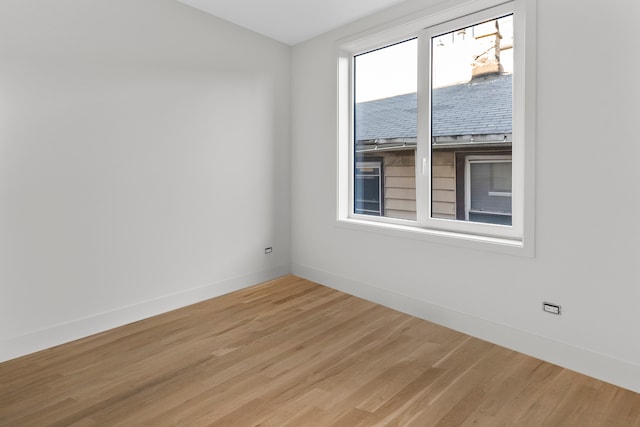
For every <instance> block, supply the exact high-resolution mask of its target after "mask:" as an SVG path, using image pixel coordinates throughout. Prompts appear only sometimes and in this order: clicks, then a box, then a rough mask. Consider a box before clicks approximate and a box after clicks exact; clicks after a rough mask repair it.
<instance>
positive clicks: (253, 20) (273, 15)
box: [178, 0, 404, 45]
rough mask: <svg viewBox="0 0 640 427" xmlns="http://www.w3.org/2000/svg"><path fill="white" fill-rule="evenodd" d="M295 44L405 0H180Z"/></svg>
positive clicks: (273, 37)
mask: <svg viewBox="0 0 640 427" xmlns="http://www.w3.org/2000/svg"><path fill="white" fill-rule="evenodd" d="M178 1H179V2H181V3H184V4H187V5H189V6H193V7H195V8H197V9H200V10H203V11H205V12H207V13H210V14H212V15H215V16H217V17H219V18H222V19H224V20H227V21H230V22H233V23H234V24H237V25H240V26H242V27H245V28H248V29H250V30H252V31H255V32H257V33H260V34H263V35H265V36H267V37H270V38H272V39H275V40H278V41H281V42H283V43H286V44H288V45H294V44H297V43H300V42H302V41H305V40H308V39H310V38H312V37H314V36H317V35H319V34H322V33H324V32H327V31H329V30H332V29H334V28H337V27H339V26H341V25H343V24H346V23H348V22H352V21H355V20H356V19H358V18H362V17H364V16H367V15H370V14H372V13H374V12H377V11H379V10H382V9H385V8H387V7H389V6H392V5H394V4H397V3H402V2H403V1H404V0H178Z"/></svg>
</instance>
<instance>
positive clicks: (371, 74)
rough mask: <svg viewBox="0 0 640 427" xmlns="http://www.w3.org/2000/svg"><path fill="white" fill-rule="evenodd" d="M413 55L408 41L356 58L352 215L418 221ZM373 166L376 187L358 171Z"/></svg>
mask: <svg viewBox="0 0 640 427" xmlns="http://www.w3.org/2000/svg"><path fill="white" fill-rule="evenodd" d="M417 49H418V44H417V40H416V39H412V40H408V41H405V42H402V43H398V44H394V45H391V46H387V47H384V48H382V49H378V50H374V51H372V52H368V53H364V54H362V55H358V56H356V57H355V58H354V90H355V101H356V104H355V111H354V124H355V126H354V131H355V144H354V145H355V147H354V149H355V153H354V162H355V165H354V166H355V168H354V169H355V176H354V180H353V182H354V212H355V213H364V214H370V215H381V216H387V217H393V218H405V219H414V220H415V219H416V207H415V204H416V202H415V200H416V176H415V150H416V142H417V103H416V91H417V81H418V78H417V58H418V50H417ZM373 160H375V161H377V162H379V163H380V172H379V174H378V175H379V176H378V178H377V179H378V180H379V181H376V180H374V179H369V178H368V177H366V175H367V174H368V172H367V171H366V169H364V168H361V167H358V166H359V165H362V164H367V163H370V162H372V161H373ZM378 184H379V187H380V188H379V192H378V193H376V194H377V195H378V197H379V198H380V199H379V200H377V202H374V200H376V199H375V197H374V190H373V188H374V187H375V186H376V185H378ZM376 203H377V204H376Z"/></svg>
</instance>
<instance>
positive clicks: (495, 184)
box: [464, 156, 512, 225]
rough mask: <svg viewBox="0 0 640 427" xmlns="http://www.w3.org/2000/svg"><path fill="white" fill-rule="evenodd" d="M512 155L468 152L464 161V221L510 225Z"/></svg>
mask: <svg viewBox="0 0 640 427" xmlns="http://www.w3.org/2000/svg"><path fill="white" fill-rule="evenodd" d="M511 176H512V173H511V158H510V157H509V156H504V157H503V158H492V157H491V156H470V157H468V158H467V160H466V164H465V194H466V197H465V217H464V219H465V220H466V221H474V222H484V223H490V224H503V225H511V223H512V220H511V216H512V208H511V188H512V187H511Z"/></svg>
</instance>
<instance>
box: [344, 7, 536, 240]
mask: <svg viewBox="0 0 640 427" xmlns="http://www.w3.org/2000/svg"><path fill="white" fill-rule="evenodd" d="M525 1H528V2H531V1H533V0H515V1H513V2H511V3H505V4H501V5H498V6H495V7H493V8H487V9H484V10H482V11H480V12H475V13H474V12H473V11H472V10H469V11H463V10H460V11H458V12H455V9H452V10H451V11H449V12H447V13H442V14H441V15H440V16H438V17H435V18H430V17H425V21H426V22H427V24H428V25H424V26H421V27H420V26H419V25H420V24H419V23H415V24H412V25H413V26H412V25H408V26H407V27H408V28H415V29H414V30H407V31H406V32H405V31H404V30H403V29H399V30H397V31H393V30H392V31H387V32H385V33H384V34H389V37H392V38H391V39H390V40H387V42H386V43H385V36H384V35H375V36H371V37H370V42H367V41H356V42H352V43H350V44H347V45H346V47H345V48H346V49H348V50H349V52H350V54H349V56H346V57H345V58H346V59H348V60H349V61H350V67H347V68H346V69H350V70H351V77H350V78H347V77H346V76H344V75H343V76H342V77H341V81H340V82H341V85H342V86H341V87H342V88H343V89H344V88H348V89H349V90H348V92H349V93H351V98H350V99H351V113H350V114H342V115H341V120H344V119H347V118H348V117H350V118H352V122H351V126H350V127H347V126H342V127H341V129H347V128H349V129H351V138H350V139H351V145H350V147H351V148H350V150H351V153H350V155H349V158H350V163H351V164H350V165H349V167H350V170H351V171H353V172H354V173H353V174H352V175H351V179H350V181H349V182H350V185H351V190H350V192H349V193H348V194H351V198H350V200H351V202H350V208H349V210H348V214H347V215H346V218H356V219H357V218H358V216H359V215H376V216H381V217H383V218H380V219H376V220H375V221H382V222H383V223H387V224H389V223H391V224H393V223H396V224H399V225H405V226H406V225H414V226H416V227H421V228H424V229H432V230H441V231H450V232H455V233H460V234H462V235H475V236H490V237H492V238H494V237H497V238H505V239H508V240H513V241H515V242H522V241H523V240H524V235H525V230H524V216H525V215H524V213H525V212H524V211H525V205H527V208H528V209H529V212H531V211H532V210H531V204H530V203H529V202H528V200H531V194H532V190H531V189H530V188H525V182H531V181H532V179H531V177H532V176H533V175H532V174H533V172H532V168H531V165H532V159H527V158H526V157H525V156H526V154H527V153H532V148H531V144H532V141H528V140H527V136H528V134H532V130H530V131H527V130H528V129H531V128H532V125H531V120H529V121H528V122H527V120H526V119H527V118H529V114H532V108H531V104H527V103H526V102H525V99H524V93H525V90H526V89H527V88H530V86H527V84H526V83H525V82H524V77H525V75H524V74H525V72H524V71H525V69H527V68H526V67H525V53H524V49H525V43H524V41H525V39H524V37H523V35H524V31H520V29H522V27H524V23H525V22H528V21H527V20H526V19H525V18H524V11H525V9H526V10H527V11H528V10H530V9H531V8H532V7H531V6H530V8H529V9H527V8H525V7H524V6H523V5H524V4H525ZM469 7H472V6H470V5H467V6H466V8H469ZM454 13H460V15H459V16H461V17H456V16H453V14H454ZM438 20H439V21H438ZM519 25H520V27H519ZM530 27H533V26H532V25H530ZM424 28H426V29H424ZM514 30H515V31H514ZM412 31H413V32H412ZM518 31H520V32H519V33H518ZM403 33H404V34H403ZM394 34H395V35H394ZM518 34H520V35H519V36H518V37H516V36H517V35H518ZM394 38H395V40H394ZM529 39H531V38H529ZM368 43H370V44H368ZM529 62H530V63H532V62H533V61H529ZM343 63H345V62H343ZM344 69H345V68H344V67H343V68H342V70H344ZM530 92H531V90H529V91H528V92H527V93H530ZM344 99H347V98H346V97H344V93H343V94H342V95H341V104H340V105H341V106H344V105H346V104H343V103H342V100H344ZM514 107H516V108H518V113H519V114H517V115H516V114H514ZM525 107H527V108H525ZM527 123H528V127H526V126H525V124H527ZM530 139H531V140H532V139H533V138H530ZM343 141H344V140H343ZM375 158H377V159H383V160H384V168H385V169H384V170H385V174H384V175H385V177H384V179H382V175H383V173H382V172H383V171H382V166H381V165H380V166H379V167H378V168H377V169H376V168H375V167H373V169H366V170H368V171H370V173H372V175H371V176H370V177H369V176H368V175H367V174H365V173H364V172H363V171H364V170H365V169H363V167H362V166H363V165H371V164H373V163H372V162H373V161H374V159H375ZM343 165H345V163H343ZM525 165H528V166H529V167H528V169H527V174H528V175H525ZM373 171H377V172H373ZM341 176H344V175H341ZM374 177H377V178H374ZM376 179H377V180H376ZM367 180H369V181H367ZM342 182H343V181H342ZM374 183H375V185H374ZM374 187H376V190H375V191H374V190H373V188H374ZM342 194H346V193H344V192H343V193H342ZM341 200H344V199H341ZM362 218H363V219H364V218H365V217H362ZM370 220H373V218H370ZM529 224H532V222H531V220H530V218H529Z"/></svg>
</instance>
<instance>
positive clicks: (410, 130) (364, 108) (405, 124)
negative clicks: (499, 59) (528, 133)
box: [355, 74, 512, 141]
mask: <svg viewBox="0 0 640 427" xmlns="http://www.w3.org/2000/svg"><path fill="white" fill-rule="evenodd" d="M511 82H512V78H511V74H507V75H501V76H495V77H489V78H486V79H482V80H478V81H472V82H469V83H463V84H458V85H453V86H446V87H441V88H438V89H435V90H434V91H433V136H455V135H490V134H500V133H511V123H512V120H511V109H512V96H511V93H512V83H511ZM416 99H417V98H416V94H415V93H410V94H406V95H399V96H394V97H391V98H385V99H379V100H375V101H369V102H362V103H359V104H356V112H355V115H356V119H355V127H356V140H358V141H362V140H372V139H387V138H415V137H416V135H417V127H416V116H417V114H416V112H417V103H416Z"/></svg>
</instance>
